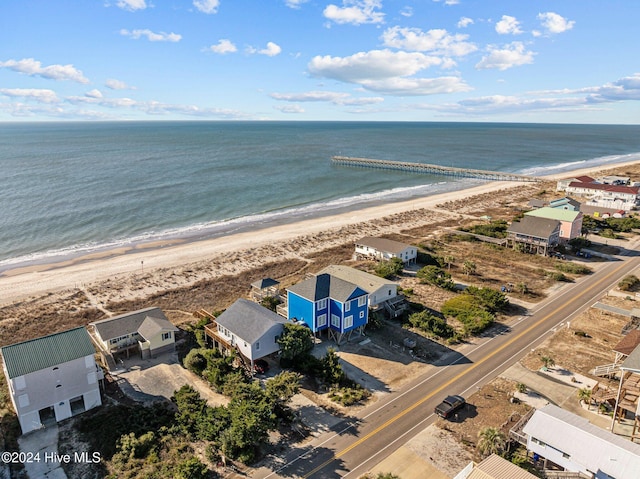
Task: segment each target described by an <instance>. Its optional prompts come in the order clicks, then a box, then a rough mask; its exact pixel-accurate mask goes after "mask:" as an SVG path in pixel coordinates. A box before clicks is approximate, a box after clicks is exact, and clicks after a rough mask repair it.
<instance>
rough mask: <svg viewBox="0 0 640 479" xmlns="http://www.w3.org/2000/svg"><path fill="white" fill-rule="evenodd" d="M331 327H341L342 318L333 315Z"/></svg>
mask: <svg viewBox="0 0 640 479" xmlns="http://www.w3.org/2000/svg"><path fill="white" fill-rule="evenodd" d="M331 326H333V327H334V328H339V327H340V316H338V315H337V314H332V315H331Z"/></svg>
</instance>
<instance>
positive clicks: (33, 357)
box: [0, 327, 96, 379]
mask: <svg viewBox="0 0 640 479" xmlns="http://www.w3.org/2000/svg"><path fill="white" fill-rule="evenodd" d="M95 352H96V350H95V349H94V347H93V343H92V342H91V339H90V338H89V333H88V332H87V330H86V329H84V328H83V327H79V328H74V329H70V330H68V331H63V332H61V333H55V334H50V335H48V336H43V337H42V338H37V339H32V340H30V341H23V342H21V343H16V344H12V345H9V346H4V347H3V348H0V353H1V354H2V357H3V358H4V364H5V367H6V368H7V373H8V374H9V379H13V378H15V377H18V376H24V375H25V374H29V373H33V372H35V371H40V370H41V369H47V368H52V367H54V366H57V365H58V364H63V363H66V362H69V361H73V360H74V359H79V358H83V357H85V356H91V355H93V354H95Z"/></svg>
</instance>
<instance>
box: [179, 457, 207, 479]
mask: <svg viewBox="0 0 640 479" xmlns="http://www.w3.org/2000/svg"><path fill="white" fill-rule="evenodd" d="M173 474H174V475H173V477H175V478H176V479H206V478H207V477H209V469H207V466H205V465H204V464H203V463H202V462H200V459H198V458H197V457H190V458H189V459H185V460H184V461H182V462H181V463H179V464H178V465H177V466H176V467H175V469H174V470H173Z"/></svg>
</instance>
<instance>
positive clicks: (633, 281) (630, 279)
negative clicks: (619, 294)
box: [618, 274, 640, 291]
mask: <svg viewBox="0 0 640 479" xmlns="http://www.w3.org/2000/svg"><path fill="white" fill-rule="evenodd" d="M639 283H640V279H638V277H637V276H635V275H633V274H630V275H629V276H625V277H624V278H622V280H621V281H620V282H619V283H618V288H619V289H620V290H621V291H633V290H634V289H635V288H636V287H637V286H638V284H639Z"/></svg>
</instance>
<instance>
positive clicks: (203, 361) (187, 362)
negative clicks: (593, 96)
mask: <svg viewBox="0 0 640 479" xmlns="http://www.w3.org/2000/svg"><path fill="white" fill-rule="evenodd" d="M183 364H184V367H185V368H187V369H188V370H189V371H191V372H194V373H196V374H197V375H198V376H200V375H201V374H202V371H204V370H205V369H206V367H207V358H205V357H204V355H203V354H202V351H201V350H200V349H192V350H191V351H189V353H188V354H187V355H186V356H185V357H184V360H183Z"/></svg>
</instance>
